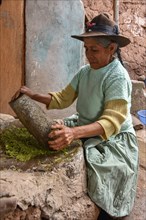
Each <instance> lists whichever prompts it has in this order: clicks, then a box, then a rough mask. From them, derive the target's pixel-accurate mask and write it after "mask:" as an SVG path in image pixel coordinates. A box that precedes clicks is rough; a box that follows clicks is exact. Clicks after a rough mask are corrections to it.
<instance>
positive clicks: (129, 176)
mask: <svg viewBox="0 0 146 220" xmlns="http://www.w3.org/2000/svg"><path fill="white" fill-rule="evenodd" d="M72 37H73V38H76V39H78V40H81V41H83V42H84V47H85V53H86V56H87V59H88V61H89V64H88V65H85V66H83V67H82V68H81V69H80V71H79V72H78V73H77V74H76V75H75V76H74V78H73V79H72V81H71V82H70V84H69V85H67V87H66V88H64V89H63V90H62V91H61V92H50V93H49V94H47V95H43V94H35V93H33V92H32V91H31V90H30V89H29V88H27V87H25V86H24V87H22V88H21V92H22V93H25V94H26V95H28V96H29V97H31V98H32V99H34V100H36V101H39V102H42V103H44V104H46V106H47V108H48V109H62V108H66V107H68V106H70V105H71V104H72V103H73V102H74V101H75V100H76V99H77V114H76V115H75V117H73V118H72V117H71V118H69V119H65V120H64V123H61V124H60V123H58V124H55V125H53V126H52V132H51V133H50V134H49V137H50V138H52V141H49V142H48V144H49V147H50V148H52V149H53V150H60V149H62V148H64V147H65V146H66V145H67V144H70V143H71V142H72V141H73V140H75V139H79V138H80V139H82V140H83V147H84V150H85V158H86V164H87V174H88V194H89V196H90V198H91V199H92V200H93V201H94V202H95V203H96V204H97V206H99V207H100V208H102V209H103V210H104V211H105V212H107V213H108V214H109V215H110V216H113V217H122V216H126V215H128V214H129V213H130V211H131V209H132V207H133V203H134V198H135V193H136V181H137V169H138V148H137V142H136V136H135V132H134V129H133V125H132V119H131V115H130V106H131V90H132V86H131V81H130V78H129V75H128V73H127V71H126V69H125V68H124V67H123V65H122V63H121V62H122V61H120V60H121V57H120V53H119V48H120V47H124V46H126V45H128V44H129V43H130V40H129V39H128V38H126V37H124V36H122V35H119V33H118V28H117V26H116V24H115V23H114V22H113V21H111V20H110V19H109V17H108V16H107V15H106V14H100V15H98V16H96V17H95V18H94V19H93V20H92V21H91V22H90V23H88V24H87V29H86V32H85V33H83V34H81V35H74V36H72ZM115 54H118V58H119V59H118V58H116V57H115Z"/></svg>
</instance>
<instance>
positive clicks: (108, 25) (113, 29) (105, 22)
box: [86, 14, 119, 35]
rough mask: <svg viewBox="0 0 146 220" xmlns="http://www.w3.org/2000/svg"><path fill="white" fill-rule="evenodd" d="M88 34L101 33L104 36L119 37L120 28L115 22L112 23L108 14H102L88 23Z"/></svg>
mask: <svg viewBox="0 0 146 220" xmlns="http://www.w3.org/2000/svg"><path fill="white" fill-rule="evenodd" d="M86 25H87V28H86V32H101V33H104V34H110V35H118V34H119V30H118V26H117V24H116V23H115V22H114V21H111V20H110V19H109V17H108V15H107V14H100V15H98V16H96V17H95V18H93V19H92V21H91V22H87V24H86Z"/></svg>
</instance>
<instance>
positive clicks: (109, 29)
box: [71, 14, 130, 47]
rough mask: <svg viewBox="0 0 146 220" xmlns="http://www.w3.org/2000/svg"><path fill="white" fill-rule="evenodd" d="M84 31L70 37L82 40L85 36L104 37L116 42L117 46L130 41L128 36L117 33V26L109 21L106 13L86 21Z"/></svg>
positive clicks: (122, 45)
mask: <svg viewBox="0 0 146 220" xmlns="http://www.w3.org/2000/svg"><path fill="white" fill-rule="evenodd" d="M86 26H87V27H86V31H85V33H83V34H80V35H72V36H71V37H73V38H75V39H78V40H81V41H84V38H87V37H106V38H108V39H109V40H111V41H113V42H116V43H117V44H118V45H119V47H125V46H126V45H128V44H129V43H130V40H129V38H127V37H124V36H122V35H120V34H119V30H118V26H117V24H116V23H115V22H114V21H111V20H110V19H109V17H108V15H107V14H100V15H98V16H96V17H95V18H93V19H92V21H91V22H87V24H86Z"/></svg>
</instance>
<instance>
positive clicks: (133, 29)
mask: <svg viewBox="0 0 146 220" xmlns="http://www.w3.org/2000/svg"><path fill="white" fill-rule="evenodd" d="M82 1H83V4H84V8H85V11H86V15H87V17H88V18H89V20H90V19H92V18H93V17H94V16H96V15H97V14H99V13H102V12H107V13H108V14H109V15H110V16H111V18H113V14H114V10H113V2H114V1H112V0H98V1H97V0H82ZM145 8H146V1H144V0H120V1H119V27H120V32H121V34H123V35H125V36H127V37H129V38H130V40H131V44H130V45H128V46H127V47H125V48H123V49H122V57H123V60H124V61H125V62H126V67H127V68H128V70H129V74H130V77H131V79H138V78H139V75H145V77H146V64H145V56H146V54H145V51H146V44H145V29H146V23H145V15H146V11H145Z"/></svg>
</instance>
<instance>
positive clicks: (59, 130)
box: [48, 124, 74, 150]
mask: <svg viewBox="0 0 146 220" xmlns="http://www.w3.org/2000/svg"><path fill="white" fill-rule="evenodd" d="M51 129H52V131H51V132H50V133H49V135H48V136H49V138H50V139H52V140H50V141H48V144H49V148H51V149H53V150H61V149H63V148H65V147H66V146H67V145H68V144H70V143H71V142H72V141H73V140H74V133H73V129H72V128H69V127H66V126H65V125H63V124H54V125H52V126H51Z"/></svg>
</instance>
